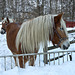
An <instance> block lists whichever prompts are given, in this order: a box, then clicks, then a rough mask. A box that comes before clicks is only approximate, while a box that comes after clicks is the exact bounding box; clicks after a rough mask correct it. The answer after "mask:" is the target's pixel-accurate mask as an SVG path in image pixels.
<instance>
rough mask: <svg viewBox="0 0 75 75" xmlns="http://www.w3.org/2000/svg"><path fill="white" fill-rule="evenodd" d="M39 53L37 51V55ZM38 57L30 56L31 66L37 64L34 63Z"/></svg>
mask: <svg viewBox="0 0 75 75" xmlns="http://www.w3.org/2000/svg"><path fill="white" fill-rule="evenodd" d="M37 52H38V50H36V51H35V53H37ZM36 57H37V55H34V56H33V55H32V56H30V59H29V60H30V61H29V66H34V65H35V64H34V62H35V60H36Z"/></svg>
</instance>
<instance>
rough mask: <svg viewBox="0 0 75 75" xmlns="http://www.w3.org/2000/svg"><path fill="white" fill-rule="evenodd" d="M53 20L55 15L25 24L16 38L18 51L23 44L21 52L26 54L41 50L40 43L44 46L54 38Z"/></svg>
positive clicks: (41, 17)
mask: <svg viewBox="0 0 75 75" xmlns="http://www.w3.org/2000/svg"><path fill="white" fill-rule="evenodd" d="M51 18H53V19H54V15H50V14H49V15H45V16H40V17H37V18H34V19H32V20H30V21H27V22H24V23H23V24H22V25H21V28H20V30H19V32H18V34H17V37H16V48H17V50H18V48H19V44H21V50H22V52H24V53H30V52H35V48H36V49H37V50H38V49H39V45H40V43H42V46H44V45H45V43H47V41H49V36H51V37H53V22H52V21H51ZM64 28H65V27H64ZM65 29H66V28H65ZM31 50H32V51H31Z"/></svg>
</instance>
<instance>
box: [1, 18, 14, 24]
mask: <svg viewBox="0 0 75 75" xmlns="http://www.w3.org/2000/svg"><path fill="white" fill-rule="evenodd" d="M5 22H8V21H7V18H4V19H3V20H2V23H5ZM9 22H10V23H12V22H14V20H13V19H10V18H9Z"/></svg>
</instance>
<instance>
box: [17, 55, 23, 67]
mask: <svg viewBox="0 0 75 75" xmlns="http://www.w3.org/2000/svg"><path fill="white" fill-rule="evenodd" d="M18 58H19V65H20V67H21V68H23V67H24V65H23V57H22V56H19V57H18Z"/></svg>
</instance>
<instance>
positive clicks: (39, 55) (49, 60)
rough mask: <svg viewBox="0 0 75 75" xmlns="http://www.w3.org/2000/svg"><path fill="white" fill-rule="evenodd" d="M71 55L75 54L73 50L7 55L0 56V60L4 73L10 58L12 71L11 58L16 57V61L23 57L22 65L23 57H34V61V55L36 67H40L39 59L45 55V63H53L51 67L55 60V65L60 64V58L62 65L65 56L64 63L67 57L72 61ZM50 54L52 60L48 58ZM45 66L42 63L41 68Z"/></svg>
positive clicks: (67, 59)
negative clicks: (0, 59) (46, 57)
mask: <svg viewBox="0 0 75 75" xmlns="http://www.w3.org/2000/svg"><path fill="white" fill-rule="evenodd" d="M61 53H62V55H61ZM73 53H75V50H73V51H57V52H46V53H31V54H19V55H8V56H0V58H3V59H4V69H5V71H6V70H7V67H6V58H8V57H10V59H11V61H10V62H11V66H10V67H11V69H12V68H13V66H12V57H16V59H17V58H18V57H20V56H22V57H23V64H24V56H28V58H30V56H34V59H35V55H37V56H38V57H39V60H38V66H41V65H40V63H41V61H40V60H41V58H40V57H41V55H45V54H47V55H48V60H47V61H48V63H49V65H50V64H51V61H53V65H55V64H56V62H55V60H57V59H58V60H57V64H58V65H60V64H61V63H60V58H61V57H62V60H63V61H62V63H64V62H65V58H64V56H65V55H66V61H69V57H70V61H72V54H73ZM51 54H53V58H51V57H50V55H51ZM69 54H70V55H69ZM55 55H56V56H57V57H56V56H55ZM68 55H69V56H68ZM45 65H46V64H45V63H43V66H45ZM34 66H35V65H34Z"/></svg>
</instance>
